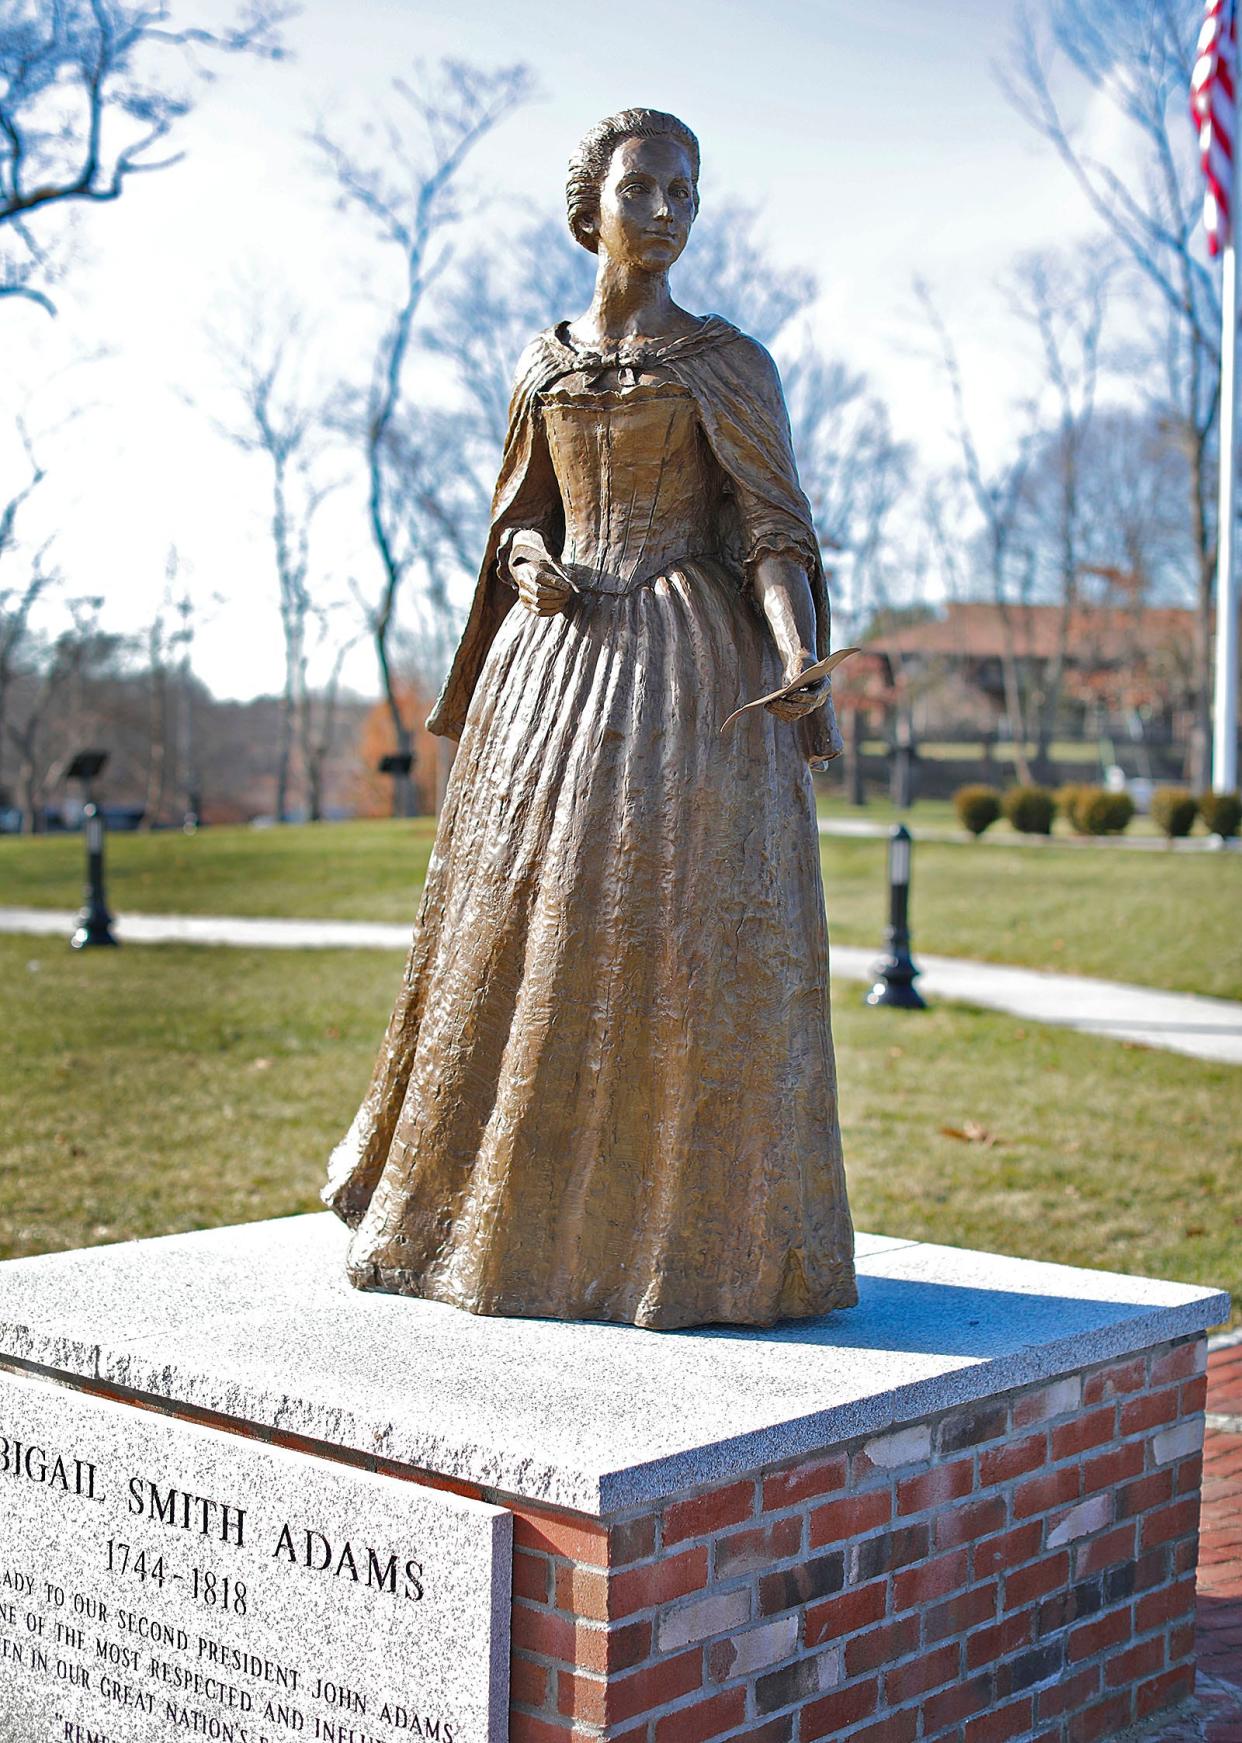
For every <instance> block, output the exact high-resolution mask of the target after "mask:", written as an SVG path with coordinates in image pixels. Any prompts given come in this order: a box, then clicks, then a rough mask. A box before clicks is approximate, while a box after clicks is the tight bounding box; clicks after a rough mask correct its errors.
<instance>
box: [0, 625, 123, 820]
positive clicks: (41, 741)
mask: <svg viewBox="0 0 1242 1743" xmlns="http://www.w3.org/2000/svg"><path fill="white" fill-rule="evenodd" d="M102 605H103V601H102V600H101V599H97V598H70V599H66V600H65V609H66V611H67V612H68V614H69V619H70V623H69V626H68V627H67V628H65V629H64V630H62V631H61V632H60V634H59V635H57V636H56V637H55V638H54V639H53V640H52V641H51V642H50V644H48V645H47V646H46V647H45V648H43V649H35V648H33V647H32V648H30V649H28V653H27V659H26V661H25V663H24V669H23V670H22V671H20V672H18V673H16V674H15V682H14V685H13V689H14V693H15V694H14V701H15V704H16V705H15V706H14V707H12V708H10V711H9V718H8V720H7V722H6V727H7V732H8V738H9V742H10V744H11V745H12V746H13V748H14V749H15V751H16V752H17V764H18V780H19V783H20V793H21V804H22V811H23V814H24V817H25V825H26V828H27V830H28V831H30V832H31V833H32V834H33V833H37V832H38V831H39V830H40V829H41V828H42V821H43V807H44V800H45V796H46V790H47V786H48V783H49V781H50V779H51V778H52V777H53V775H54V773H55V770H56V768H57V766H58V765H63V762H64V760H65V757H66V756H67V755H68V754H70V753H71V751H72V750H73V749H76V748H80V746H75V745H71V744H70V743H69V742H68V741H67V739H66V733H67V731H69V730H71V729H72V730H78V731H84V732H90V731H91V730H92V729H93V728H94V727H95V725H96V724H97V723H98V716H97V713H96V712H95V711H93V710H92V709H91V707H90V705H89V703H90V698H89V696H88V695H87V693H86V691H87V686H88V684H89V682H90V681H91V680H92V679H94V678H96V677H98V676H99V675H101V674H102V673H103V672H105V671H107V670H108V669H110V668H112V667H114V666H115V664H116V662H117V660H118V658H119V656H120V654H121V653H122V651H123V649H124V646H125V644H124V640H123V638H122V637H120V636H116V635H111V634H108V633H106V632H105V631H102V630H101V629H100V627H99V612H100V609H101V607H102Z"/></svg>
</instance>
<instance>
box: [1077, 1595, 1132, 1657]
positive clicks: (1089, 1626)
mask: <svg viewBox="0 0 1242 1743" xmlns="http://www.w3.org/2000/svg"><path fill="white" fill-rule="evenodd" d="M1133 1633H1134V1617H1133V1615H1132V1613H1131V1612H1130V1611H1129V1610H1128V1609H1125V1610H1110V1611H1109V1612H1108V1614H1107V1615H1104V1616H1096V1617H1094V1618H1093V1619H1092V1620H1091V1621H1090V1622H1084V1623H1083V1624H1082V1626H1081V1627H1080V1628H1075V1629H1074V1630H1073V1631H1072V1633H1071V1634H1070V1637H1069V1642H1068V1645H1067V1647H1066V1657H1067V1658H1068V1659H1069V1661H1070V1663H1071V1664H1078V1663H1079V1662H1080V1661H1081V1660H1082V1659H1084V1658H1094V1657H1096V1655H1097V1654H1098V1653H1101V1652H1108V1651H1110V1650H1111V1649H1112V1648H1113V1647H1114V1646H1120V1645H1121V1643H1122V1641H1124V1640H1129V1638H1130V1636H1131V1635H1132V1634H1133Z"/></svg>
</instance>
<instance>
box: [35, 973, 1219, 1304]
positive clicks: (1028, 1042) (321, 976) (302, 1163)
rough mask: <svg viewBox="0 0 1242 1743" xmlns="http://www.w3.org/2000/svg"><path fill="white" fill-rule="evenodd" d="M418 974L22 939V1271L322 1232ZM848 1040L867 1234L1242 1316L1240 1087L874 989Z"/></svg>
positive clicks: (848, 990)
mask: <svg viewBox="0 0 1242 1743" xmlns="http://www.w3.org/2000/svg"><path fill="white" fill-rule="evenodd" d="M399 973H400V962H399V959H398V957H397V956H396V955H389V954H385V953H382V952H372V951H341V952H328V951H325V952H311V951H308V952H305V953H302V952H292V951H289V952H286V951H279V952H277V951H242V950H210V949H198V950H196V949H190V948H178V947H148V948H145V949H139V948H132V947H131V948H130V949H127V950H122V951H119V952H112V951H91V952H87V953H86V954H84V955H82V956H76V955H74V954H72V953H71V952H70V951H69V950H68V949H67V948H66V947H65V946H64V945H63V944H61V943H60V942H59V941H56V940H45V939H38V940H31V939H15V938H0V976H2V977H3V985H4V987H5V989H6V998H5V1007H6V1008H5V1014H6V1019H7V1020H6V1021H5V1023H4V1025H3V1032H2V1033H0V1131H2V1132H3V1134H4V1136H3V1138H2V1139H0V1255H4V1256H12V1255H15V1254H19V1253H31V1252H42V1251H48V1250H51V1249H54V1248H62V1247H76V1246H90V1245H95V1244H97V1243H99V1242H103V1241H116V1240H124V1239H128V1238H131V1237H134V1236H140V1235H152V1234H159V1233H168V1232H172V1231H175V1230H183V1229H194V1228H203V1227H210V1226H215V1225H219V1224H224V1223H230V1222H237V1221H247V1220H251V1219H254V1218H258V1217H265V1216H282V1215H288V1214H291V1213H293V1212H297V1211H302V1210H311V1209H315V1208H317V1198H316V1194H317V1191H318V1187H319V1184H320V1180H321V1178H322V1174H323V1166H324V1160H325V1157H326V1155H327V1152H328V1150H329V1148H330V1147H331V1145H332V1144H333V1143H334V1142H335V1141H336V1139H337V1138H338V1137H339V1136H340V1134H341V1132H342V1131H343V1130H344V1128H345V1126H346V1125H347V1123H348V1121H349V1119H350V1117H351V1115H352V1113H353V1110H354V1107H355V1105H356V1103H357V1100H358V1098H359V1096H360V1095H361V1093H362V1090H363V1088H364V1087H365V1084H366V1080H367V1077H368V1075H369V1072H370V1067H371V1062H372V1059H373V1056H374V1052H375V1048H376V1046H377V1045H378V1041H379V1038H380V1034H381V1032H382V1028H383V1024H384V1021H385V1019H386V1017H387V1013H388V1007H389V1003H390V1001H391V998H392V995H393V993H394V991H395V988H396V985H397V981H398V977H399ZM834 1022H835V1028H836V1033H837V1039H838V1049H839V1053H840V1066H841V1080H842V1085H843V1117H844V1124H845V1137H846V1156H847V1160H848V1164H849V1171H850V1188H851V1198H852V1202H853V1205H854V1210H855V1216H856V1220H857V1222H858V1223H859V1225H860V1226H861V1227H864V1228H870V1229H874V1230H879V1231H882V1232H884V1233H887V1234H894V1235H905V1236H912V1237H919V1238H925V1239H933V1240H939V1241H945V1242H948V1243H951V1244H954V1245H960V1246H978V1247H983V1248H991V1249H994V1250H999V1251H1003V1252H1012V1253H1018V1254H1023V1255H1027V1256H1030V1257H1034V1258H1044V1259H1057V1260H1062V1261H1065V1262H1068V1263H1071V1264H1080V1265H1093V1266H1099V1267H1101V1268H1104V1269H1108V1270H1123V1271H1139V1272H1149V1273H1152V1274H1154V1275H1158V1276H1166V1277H1176V1278H1181V1279H1184V1280H1186V1281H1188V1282H1200V1283H1212V1284H1219V1285H1222V1286H1224V1287H1229V1288H1232V1289H1233V1290H1234V1291H1235V1294H1238V1295H1242V1170H1240V1169H1239V1168H1238V1166H1237V1114H1238V1097H1239V1090H1238V1083H1239V1079H1238V1077H1237V1074H1236V1073H1235V1072H1231V1071H1230V1069H1229V1068H1228V1067H1226V1066H1214V1065H1209V1064H1203V1063H1200V1062H1198V1061H1195V1060H1190V1059H1181V1058H1178V1057H1176V1056H1174V1055H1169V1054H1161V1053H1156V1052H1148V1051H1146V1050H1144V1049H1141V1048H1137V1047H1128V1046H1123V1045H1121V1044H1119V1043H1117V1042H1113V1041H1107V1040H1102V1039H1097V1038H1094V1037H1090V1036H1083V1035H1076V1034H1071V1033H1069V1032H1067V1031H1062V1030H1057V1029H1047V1028H1039V1027H1036V1026H1033V1025H1022V1024H1019V1023H1016V1022H1014V1021H1013V1020H1012V1019H1010V1018H1006V1017H1002V1016H997V1015H994V1014H991V1013H985V1012H975V1011H970V1010H965V1009H961V1008H953V1007H949V1006H942V1007H941V1008H939V1009H937V1010H935V1011H932V1012H929V1013H927V1014H925V1015H923V1016H915V1017H911V1016H909V1015H906V1014H904V1013H901V1012H891V1011H869V1010H865V1009H863V1008H862V1006H861V1003H860V993H859V990H858V988H857V987H852V986H851V987H839V988H838V989H837V1008H836V1014H835V1018H834ZM946 1128H949V1130H948V1131H946ZM968 1131H969V1132H970V1133H971V1134H972V1138H971V1139H970V1140H969V1141H967V1140H965V1139H964V1138H963V1137H961V1136H957V1137H955V1136H953V1135H951V1134H952V1133H953V1132H957V1133H959V1134H964V1133H966V1132H968Z"/></svg>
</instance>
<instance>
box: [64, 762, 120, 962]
mask: <svg viewBox="0 0 1242 1743" xmlns="http://www.w3.org/2000/svg"><path fill="white" fill-rule="evenodd" d="M107 760H108V753H107V751H106V750H83V751H79V752H78V754H77V756H75V757H74V759H73V761H72V762H71V763H70V764H69V767H68V768H67V769H66V770H65V774H66V776H67V777H68V779H69V780H71V781H81V782H82V790H83V792H84V794H85V796H86V804H85V806H84V807H83V810H82V832H83V834H84V835H85V837H86V890H85V894H84V898H83V903H82V912H81V913H80V914H79V915H78V926H77V931H76V932H75V933H74V934H73V937H72V938H71V939H70V940H69V942H70V944H71V945H72V946H73V948H74V949H75V950H85V949H87V948H88V947H89V946H92V945H96V944H102V945H109V946H111V947H112V948H113V949H115V948H116V943H117V940H116V938H115V937H114V936H113V932H112V916H111V914H110V913H109V912H108V903H107V901H106V899H105V896H104V820H103V815H102V813H101V812H100V809H99V807H98V805H96V803H95V799H94V794H93V793H92V790H91V783H92V782H93V781H95V780H96V779H97V778H98V777H99V776H100V775H101V774H102V773H103V768H104V764H105V763H106V762H107Z"/></svg>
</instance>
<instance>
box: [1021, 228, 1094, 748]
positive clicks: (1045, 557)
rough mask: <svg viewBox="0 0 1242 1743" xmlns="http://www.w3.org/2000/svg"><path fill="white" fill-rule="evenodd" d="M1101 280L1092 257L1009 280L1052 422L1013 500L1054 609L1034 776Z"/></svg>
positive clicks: (1074, 521) (1066, 590)
mask: <svg viewBox="0 0 1242 1743" xmlns="http://www.w3.org/2000/svg"><path fill="white" fill-rule="evenodd" d="M1110 276H1111V262H1110V261H1109V260H1108V259H1107V257H1103V258H1101V257H1100V256H1099V254H1098V251H1095V250H1093V251H1092V252H1091V254H1090V255H1087V256H1084V257H1080V258H1078V259H1073V258H1070V257H1066V256H1060V257H1057V256H1054V255H1051V254H1047V253H1043V254H1031V255H1026V256H1024V257H1022V258H1021V259H1020V260H1019V261H1018V262H1017V263H1016V264H1015V267H1014V269H1013V274H1012V279H1013V289H1012V300H1013V304H1014V307H1015V308H1016V310H1017V313H1018V314H1019V316H1020V317H1021V318H1022V319H1023V320H1025V321H1027V322H1029V323H1030V324H1031V325H1032V326H1033V327H1034V328H1035V329H1036V331H1037V333H1038V335H1039V344H1040V351H1041V355H1042V359H1043V372H1044V376H1045V386H1046V390H1047V391H1048V392H1049V393H1050V394H1051V397H1052V402H1053V417H1054V420H1055V422H1054V425H1053V430H1052V433H1051V436H1050V437H1048V438H1045V439H1044V440H1043V441H1042V442H1041V443H1040V444H1039V445H1038V447H1037V448H1036V449H1035V450H1034V451H1033V453H1032V456H1031V465H1030V467H1029V469H1028V472H1027V477H1026V484H1025V488H1024V491H1023V498H1022V519H1023V521H1024V523H1025V528H1024V530H1025V535H1026V536H1025V542H1026V544H1027V547H1028V549H1029V550H1030V551H1031V552H1033V554H1034V560H1035V562H1036V563H1037V564H1040V565H1042V566H1043V567H1045V568H1046V569H1047V570H1048V571H1049V573H1048V575H1047V578H1046V583H1045V585H1044V586H1043V587H1042V588H1041V591H1043V592H1046V593H1048V594H1050V595H1051V596H1052V598H1053V599H1054V600H1055V603H1056V607H1057V632H1056V641H1055V646H1054V650H1053V655H1052V659H1051V661H1050V662H1049V663H1048V664H1047V665H1046V666H1044V665H1043V663H1042V662H1040V670H1041V672H1042V674H1043V675H1042V677H1041V679H1040V681H1039V683H1038V687H1037V691H1036V694H1035V695H1034V696H1033V697H1032V699H1031V715H1032V724H1033V725H1034V729H1035V739H1036V745H1035V764H1036V767H1037V769H1038V771H1039V772H1040V773H1041V774H1046V773H1047V762H1048V755H1049V747H1050V744H1051V741H1052V736H1053V733H1054V731H1055V726H1056V718H1057V712H1058V709H1059V707H1060V702H1061V689H1062V685H1063V683H1064V679H1065V666H1066V660H1067V657H1068V654H1069V646H1070V637H1071V633H1072V629H1073V623H1074V614H1075V612H1076V610H1077V607H1078V592H1079V579H1080V575H1081V570H1082V565H1083V563H1084V560H1085V548H1086V543H1087V529H1086V527H1085V525H1084V504H1083V483H1082V473H1083V457H1084V451H1085V449H1086V445H1087V442H1088V440H1089V437H1090V434H1091V426H1092V420H1093V418H1094V415H1095V400H1096V389H1097V387H1098V384H1099V374H1100V341H1101V336H1102V333H1103V327H1104V317H1105V311H1106V308H1107V297H1108V285H1109V279H1110ZM1037 584H1038V583H1037Z"/></svg>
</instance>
